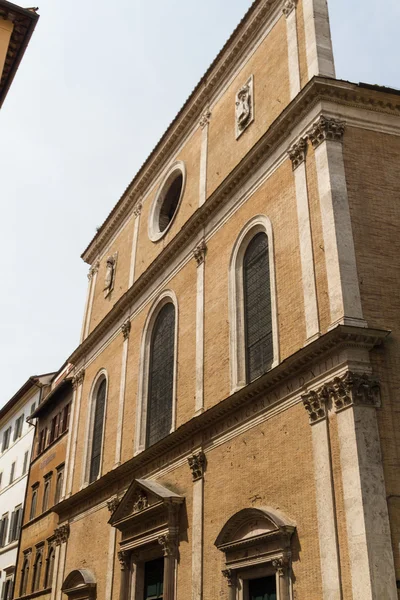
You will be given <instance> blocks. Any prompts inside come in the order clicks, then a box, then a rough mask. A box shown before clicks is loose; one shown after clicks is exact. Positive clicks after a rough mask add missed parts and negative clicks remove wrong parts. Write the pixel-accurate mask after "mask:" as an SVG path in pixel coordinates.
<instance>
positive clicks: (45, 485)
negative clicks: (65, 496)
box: [42, 471, 53, 513]
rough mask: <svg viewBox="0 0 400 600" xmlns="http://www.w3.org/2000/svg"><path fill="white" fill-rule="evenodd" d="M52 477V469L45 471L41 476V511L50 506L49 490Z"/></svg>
mask: <svg viewBox="0 0 400 600" xmlns="http://www.w3.org/2000/svg"><path fill="white" fill-rule="evenodd" d="M52 479H53V471H50V472H49V473H46V475H45V476H44V477H43V495H42V513H44V512H46V510H48V509H49V508H50V492H51V482H52Z"/></svg>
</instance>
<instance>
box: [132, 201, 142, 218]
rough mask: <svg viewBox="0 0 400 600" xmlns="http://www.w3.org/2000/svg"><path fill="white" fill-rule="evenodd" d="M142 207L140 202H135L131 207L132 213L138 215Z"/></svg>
mask: <svg viewBox="0 0 400 600" xmlns="http://www.w3.org/2000/svg"><path fill="white" fill-rule="evenodd" d="M142 208H143V205H142V203H141V202H137V203H136V205H135V208H134V209H133V214H134V215H135V217H136V218H137V217H139V216H140V213H141V212H142Z"/></svg>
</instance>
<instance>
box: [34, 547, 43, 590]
mask: <svg viewBox="0 0 400 600" xmlns="http://www.w3.org/2000/svg"><path fill="white" fill-rule="evenodd" d="M42 558H43V549H42V548H41V549H40V550H37V551H36V557H35V564H34V565H33V577H32V592H37V591H38V590H39V588H40V576H41V573H42Z"/></svg>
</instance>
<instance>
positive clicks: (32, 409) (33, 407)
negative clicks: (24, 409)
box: [30, 402, 36, 414]
mask: <svg viewBox="0 0 400 600" xmlns="http://www.w3.org/2000/svg"><path fill="white" fill-rule="evenodd" d="M35 410H36V402H34V403H33V404H32V405H31V412H30V414H32V413H34V412H35Z"/></svg>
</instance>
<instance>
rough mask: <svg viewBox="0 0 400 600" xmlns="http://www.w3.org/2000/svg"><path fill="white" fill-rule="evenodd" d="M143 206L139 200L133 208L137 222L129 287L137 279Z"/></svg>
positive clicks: (134, 226)
mask: <svg viewBox="0 0 400 600" xmlns="http://www.w3.org/2000/svg"><path fill="white" fill-rule="evenodd" d="M142 208H143V207H142V203H141V202H140V201H139V202H137V203H136V205H135V208H134V209H133V214H134V216H135V222H134V225H133V236H132V249H131V266H130V270H129V281H128V289H129V288H130V287H132V285H133V282H134V281H135V265H136V254H137V246H138V235H139V223H140V215H141V213H142Z"/></svg>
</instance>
